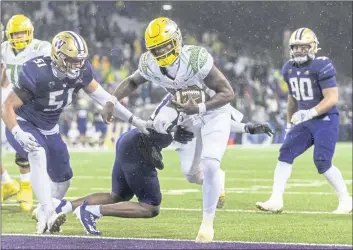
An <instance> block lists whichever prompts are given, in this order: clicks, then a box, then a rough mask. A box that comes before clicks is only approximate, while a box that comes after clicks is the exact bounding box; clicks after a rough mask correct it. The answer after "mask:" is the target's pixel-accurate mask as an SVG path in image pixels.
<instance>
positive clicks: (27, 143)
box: [11, 125, 40, 153]
mask: <svg viewBox="0 0 353 250" xmlns="http://www.w3.org/2000/svg"><path fill="white" fill-rule="evenodd" d="M11 133H12V134H13V136H14V137H15V139H16V141H17V142H18V143H19V144H20V145H21V147H22V148H23V149H24V151H26V152H28V153H29V152H33V151H36V150H38V148H39V147H40V145H39V143H38V142H37V140H36V138H35V137H34V136H33V135H32V134H30V133H28V132H25V131H23V130H22V129H21V128H20V126H19V125H16V126H15V127H13V128H12V130H11Z"/></svg>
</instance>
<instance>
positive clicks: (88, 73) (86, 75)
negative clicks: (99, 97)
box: [82, 61, 95, 88]
mask: <svg viewBox="0 0 353 250" xmlns="http://www.w3.org/2000/svg"><path fill="white" fill-rule="evenodd" d="M85 67H86V69H85V71H84V72H83V76H82V85H83V88H84V87H86V86H87V85H88V84H90V83H91V82H92V80H93V79H94V78H95V74H94V70H93V68H92V64H91V63H90V62H89V61H87V62H86V65H85Z"/></svg>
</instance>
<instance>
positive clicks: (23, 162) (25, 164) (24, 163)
mask: <svg viewBox="0 0 353 250" xmlns="http://www.w3.org/2000/svg"><path fill="white" fill-rule="evenodd" d="M15 163H16V165H17V166H19V167H20V168H29V161H28V159H27V158H25V157H22V156H21V155H20V154H19V153H16V156H15Z"/></svg>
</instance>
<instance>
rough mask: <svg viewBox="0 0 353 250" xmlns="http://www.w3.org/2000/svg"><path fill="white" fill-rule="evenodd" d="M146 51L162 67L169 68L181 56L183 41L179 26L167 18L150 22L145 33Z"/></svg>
mask: <svg viewBox="0 0 353 250" xmlns="http://www.w3.org/2000/svg"><path fill="white" fill-rule="evenodd" d="M145 42H146V49H147V50H148V51H149V52H150V53H151V55H152V56H153V58H154V59H155V60H156V61H157V63H158V64H159V66H160V67H167V66H169V65H171V64H172V63H174V62H175V60H176V59H177V58H178V57H179V56H180V53H181V48H182V46H183V39H182V36H181V32H180V29H179V27H178V25H177V24H176V23H175V22H174V21H172V20H170V19H169V18H166V17H159V18H156V19H154V20H153V21H152V22H150V23H149V24H148V26H147V28H146V32H145Z"/></svg>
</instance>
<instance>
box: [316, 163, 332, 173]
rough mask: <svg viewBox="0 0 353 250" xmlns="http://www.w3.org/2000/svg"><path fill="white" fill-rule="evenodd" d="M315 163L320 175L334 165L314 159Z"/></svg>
mask: <svg viewBox="0 0 353 250" xmlns="http://www.w3.org/2000/svg"><path fill="white" fill-rule="evenodd" d="M314 162H315V166H316V168H317V171H318V172H319V174H323V173H325V172H326V171H327V170H329V168H330V167H331V166H332V163H331V162H330V161H323V160H317V159H314Z"/></svg>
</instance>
